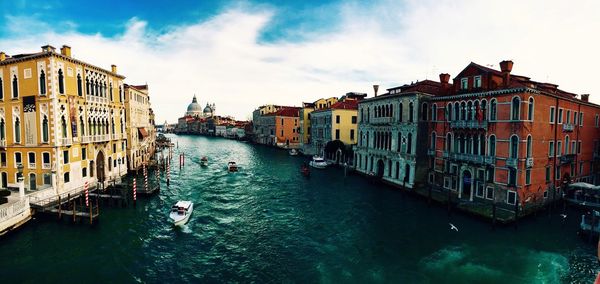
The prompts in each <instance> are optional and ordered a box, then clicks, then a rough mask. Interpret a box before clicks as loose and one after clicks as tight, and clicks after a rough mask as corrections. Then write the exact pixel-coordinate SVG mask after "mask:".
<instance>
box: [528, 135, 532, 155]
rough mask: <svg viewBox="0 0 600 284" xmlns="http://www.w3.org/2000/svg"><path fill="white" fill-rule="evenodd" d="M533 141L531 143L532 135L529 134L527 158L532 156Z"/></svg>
mask: <svg viewBox="0 0 600 284" xmlns="http://www.w3.org/2000/svg"><path fill="white" fill-rule="evenodd" d="M531 146H532V143H531V135H529V136H527V158H531V152H532V149H531Z"/></svg>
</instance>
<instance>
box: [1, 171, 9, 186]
mask: <svg viewBox="0 0 600 284" xmlns="http://www.w3.org/2000/svg"><path fill="white" fill-rule="evenodd" d="M7 187H8V174H7V173H6V172H2V188H7Z"/></svg>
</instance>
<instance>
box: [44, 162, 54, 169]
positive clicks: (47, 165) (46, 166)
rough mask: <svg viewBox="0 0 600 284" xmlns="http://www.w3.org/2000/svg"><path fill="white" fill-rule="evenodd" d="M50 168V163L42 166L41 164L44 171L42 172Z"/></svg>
mask: <svg viewBox="0 0 600 284" xmlns="http://www.w3.org/2000/svg"><path fill="white" fill-rule="evenodd" d="M50 168H52V166H51V165H50V163H43V164H42V169H44V170H48V169H50Z"/></svg>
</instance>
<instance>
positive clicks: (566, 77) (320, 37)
mask: <svg viewBox="0 0 600 284" xmlns="http://www.w3.org/2000/svg"><path fill="white" fill-rule="evenodd" d="M121 2H122V3H121ZM86 3H87V2H83V1H72V0H65V1H59V0H45V1H32V0H0V13H1V15H0V25H1V26H2V27H3V28H2V29H0V49H1V50H0V51H4V52H6V53H7V54H9V55H10V54H17V53H28V52H36V51H38V50H40V47H41V46H43V45H45V44H51V45H53V46H55V47H60V46H61V45H63V44H67V45H70V46H71V47H72V53H73V56H74V57H76V58H78V59H81V60H84V61H87V62H90V63H92V64H94V65H97V66H100V67H104V68H106V69H109V68H110V65H111V64H116V65H117V66H118V68H119V73H121V74H123V75H125V76H126V77H127V78H126V82H127V83H130V84H143V83H148V84H149V88H150V94H151V103H152V104H153V106H154V110H155V113H156V115H157V121H165V120H167V121H169V122H175V121H176V120H177V118H178V117H180V116H181V115H182V114H183V113H184V111H185V108H186V106H187V104H189V102H191V99H192V96H193V95H194V94H196V95H197V97H198V100H199V101H200V103H201V104H206V103H207V102H208V103H215V104H216V105H217V113H218V114H220V115H232V116H234V117H236V118H238V119H246V118H248V117H249V115H250V114H251V112H252V110H253V109H254V108H255V107H257V106H259V105H262V104H270V103H273V104H282V105H300V104H301V103H302V102H310V101H314V100H316V99H318V98H321V97H332V96H336V97H339V96H341V95H343V94H345V93H346V92H350V91H357V92H366V93H369V94H370V95H372V93H373V91H372V85H373V84H379V85H381V89H385V88H390V87H395V86H398V85H401V84H404V83H410V82H411V81H416V80H423V79H433V80H438V75H439V73H442V72H447V73H450V75H451V76H454V75H456V74H457V73H458V72H460V71H461V70H462V69H463V68H464V67H465V66H466V65H468V64H469V63H470V62H476V63H479V64H482V65H492V67H494V68H498V63H499V62H500V61H502V60H505V59H511V60H513V61H514V63H515V64H514V67H513V72H514V73H516V74H519V75H525V76H528V77H531V78H532V79H534V80H537V81H546V82H550V83H555V84H558V85H559V87H560V88H562V89H564V90H566V91H569V92H574V93H577V94H585V93H589V94H591V97H590V100H591V101H593V102H596V103H600V85H598V84H597V83H596V81H597V76H596V73H597V70H596V68H597V66H600V57H599V56H597V52H598V50H600V41H599V40H598V39H597V37H594V36H592V35H595V34H597V33H598V31H599V30H600V17H598V16H597V11H600V1H595V0H581V1H578V2H577V5H573V4H572V3H570V2H567V1H559V0H531V1H519V0H498V1H496V0H490V1H478V0H439V1H438V0H379V1H315V0H305V1H116V0H105V1H101V2H97V1H96V2H93V3H94V5H89V4H86Z"/></svg>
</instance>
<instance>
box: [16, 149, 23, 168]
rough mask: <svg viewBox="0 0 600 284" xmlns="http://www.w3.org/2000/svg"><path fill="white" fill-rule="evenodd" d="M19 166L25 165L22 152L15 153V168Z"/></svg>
mask: <svg viewBox="0 0 600 284" xmlns="http://www.w3.org/2000/svg"><path fill="white" fill-rule="evenodd" d="M19 164H23V159H22V158H21V152H15V167H16V166H18V165H19Z"/></svg>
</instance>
